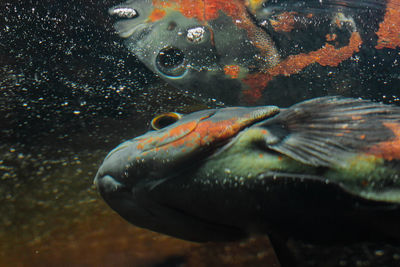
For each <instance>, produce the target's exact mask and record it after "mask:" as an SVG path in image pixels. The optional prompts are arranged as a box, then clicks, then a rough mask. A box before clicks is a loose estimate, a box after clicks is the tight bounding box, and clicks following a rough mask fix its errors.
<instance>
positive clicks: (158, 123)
mask: <svg viewBox="0 0 400 267" xmlns="http://www.w3.org/2000/svg"><path fill="white" fill-rule="evenodd" d="M181 118H182V115H181V114H179V113H176V112H167V113H163V114H161V115H158V116H156V117H155V118H154V119H152V120H151V128H153V130H161V129H162V128H165V127H167V126H170V125H171V124H173V123H175V122H177V121H179V120H180V119H181Z"/></svg>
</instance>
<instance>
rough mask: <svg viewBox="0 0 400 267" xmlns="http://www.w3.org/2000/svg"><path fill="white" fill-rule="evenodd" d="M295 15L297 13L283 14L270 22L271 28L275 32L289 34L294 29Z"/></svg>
mask: <svg viewBox="0 0 400 267" xmlns="http://www.w3.org/2000/svg"><path fill="white" fill-rule="evenodd" d="M296 15H297V12H283V13H281V14H279V15H278V16H277V17H276V19H274V20H270V23H271V26H272V27H273V28H274V30H275V31H279V32H291V31H292V30H293V29H294V24H295V22H296V21H295V16H296Z"/></svg>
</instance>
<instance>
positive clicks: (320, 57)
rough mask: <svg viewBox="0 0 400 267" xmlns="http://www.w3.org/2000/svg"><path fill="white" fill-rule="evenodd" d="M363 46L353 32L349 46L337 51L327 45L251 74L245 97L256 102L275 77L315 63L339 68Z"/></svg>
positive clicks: (287, 74) (289, 73)
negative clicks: (261, 71) (264, 71)
mask: <svg viewBox="0 0 400 267" xmlns="http://www.w3.org/2000/svg"><path fill="white" fill-rule="evenodd" d="M361 44H362V40H361V36H360V34H359V33H358V32H353V33H352V35H351V37H350V41H349V44H348V45H347V46H344V47H341V48H338V49H336V48H335V47H334V46H333V45H331V44H325V45H324V46H323V47H322V48H320V49H318V50H316V51H312V52H310V53H308V54H305V53H303V54H298V55H291V56H289V57H287V58H286V59H285V60H283V61H282V62H280V63H279V64H278V65H276V66H275V67H273V68H270V69H268V70H267V71H266V73H256V74H250V75H248V76H247V77H246V78H244V79H243V80H242V81H243V82H244V83H245V84H246V85H247V86H248V87H249V89H248V90H245V91H243V95H244V97H245V99H246V100H247V102H250V103H251V102H255V101H257V100H258V99H259V98H260V97H261V95H262V91H263V90H264V89H265V87H266V86H267V85H268V82H270V81H271V80H272V79H273V77H275V76H278V75H285V76H290V75H291V74H296V73H299V72H300V71H301V70H303V69H304V68H306V67H307V66H309V65H311V64H313V63H318V64H320V65H321V66H331V67H337V66H338V65H339V64H340V63H341V62H343V61H344V60H346V59H348V58H350V57H351V56H352V55H353V54H354V53H356V52H358V51H359V50H360V46H361Z"/></svg>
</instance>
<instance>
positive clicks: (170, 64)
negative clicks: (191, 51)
mask: <svg viewBox="0 0 400 267" xmlns="http://www.w3.org/2000/svg"><path fill="white" fill-rule="evenodd" d="M184 62H185V54H184V53H183V52H182V50H180V49H178V48H173V47H166V48H163V49H162V50H161V51H160V52H159V53H158V55H157V57H156V66H157V69H158V70H159V71H160V72H161V73H162V74H164V75H166V76H170V77H178V76H181V75H183V74H184V72H185V71H186V69H185V66H184Z"/></svg>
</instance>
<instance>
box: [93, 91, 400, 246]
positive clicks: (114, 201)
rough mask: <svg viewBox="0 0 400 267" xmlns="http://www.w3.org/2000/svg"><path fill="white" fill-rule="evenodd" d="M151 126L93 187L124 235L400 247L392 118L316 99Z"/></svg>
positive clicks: (399, 111)
mask: <svg viewBox="0 0 400 267" xmlns="http://www.w3.org/2000/svg"><path fill="white" fill-rule="evenodd" d="M169 120H170V121H169ZM171 120H172V121H171ZM174 120H177V121H176V122H174V123H172V122H173V121H174ZM169 123H172V124H170V125H169V126H168V124H169ZM153 125H155V128H156V129H158V128H161V129H159V130H152V131H149V132H147V133H146V134H144V135H142V136H139V137H136V138H134V139H131V140H129V141H126V142H124V143H122V144H120V145H119V146H118V147H116V148H115V149H114V150H112V151H111V152H110V153H109V154H108V155H107V157H106V158H105V160H104V162H103V164H102V165H101V167H100V168H99V170H98V173H97V175H96V178H95V184H96V185H97V187H98V189H99V191H100V194H101V195H102V197H103V198H104V200H105V201H106V202H107V203H108V205H110V207H111V208H112V209H114V210H115V211H116V212H117V213H118V214H120V215H121V216H122V217H123V218H125V219H126V220H128V221H129V222H131V223H132V224H135V225H137V226H140V227H144V228H148V229H151V230H153V231H157V232H161V233H165V234H168V235H172V236H175V237H179V238H182V239H187V240H193V241H224V240H235V239H240V238H244V237H246V236H248V235H251V234H254V233H266V234H269V235H270V236H272V237H274V236H284V237H291V238H298V239H305V240H311V241H321V240H323V241H324V242H328V243H329V242H335V241H343V240H353V241H354V240H375V239H385V240H386V239H399V238H400V228H399V227H398V225H399V223H400V178H399V175H400V161H399V159H400V108H399V107H396V106H391V105H384V104H379V103H374V102H369V101H363V100H357V99H351V98H341V97H324V98H317V99H313V100H309V101H305V102H302V103H299V104H296V105H294V106H292V107H290V108H287V109H280V108H278V107H276V106H261V107H249V108H245V107H231V108H224V109H209V110H203V111H199V112H195V113H191V114H188V115H184V116H178V115H174V114H172V115H171V114H170V115H168V116H166V117H157V118H156V119H155V121H153ZM163 126H165V127H164V128H162V127H163Z"/></svg>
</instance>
